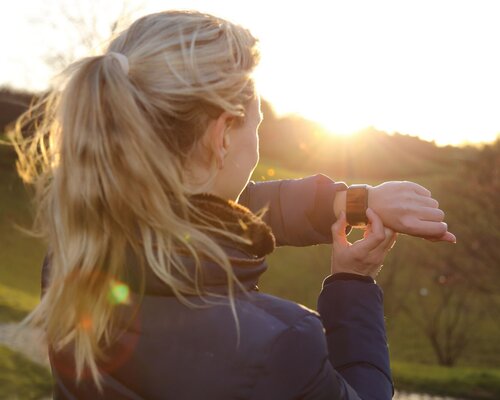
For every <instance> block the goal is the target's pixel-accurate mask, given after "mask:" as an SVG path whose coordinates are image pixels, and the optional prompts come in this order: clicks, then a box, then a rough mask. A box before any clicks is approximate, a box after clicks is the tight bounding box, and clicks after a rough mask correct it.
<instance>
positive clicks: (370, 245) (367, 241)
mask: <svg viewBox="0 0 500 400" xmlns="http://www.w3.org/2000/svg"><path fill="white" fill-rule="evenodd" d="M366 216H367V217H368V220H369V221H370V225H371V232H370V233H369V234H368V235H367V236H366V237H365V238H364V239H363V240H359V241H357V242H356V243H355V244H356V245H357V246H358V247H359V250H360V251H365V252H369V251H371V250H373V249H375V248H377V247H378V246H379V245H380V244H381V243H382V242H383V241H384V240H385V230H384V225H383V224H382V220H381V219H380V217H379V216H378V215H377V214H375V212H374V211H373V210H372V209H371V208H368V209H367V210H366Z"/></svg>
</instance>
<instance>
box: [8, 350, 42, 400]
mask: <svg viewBox="0 0 500 400" xmlns="http://www.w3.org/2000/svg"><path fill="white" fill-rule="evenodd" d="M51 392H52V378H51V376H50V372H49V370H48V369H46V368H44V367H42V366H40V365H38V364H35V363H33V362H31V361H30V360H28V359H27V358H26V357H24V356H23V355H21V354H19V353H16V352H15V351H12V350H10V349H8V348H6V347H4V346H0V398H2V399H22V400H30V399H33V400H38V399H41V398H44V397H49V396H50V395H51Z"/></svg>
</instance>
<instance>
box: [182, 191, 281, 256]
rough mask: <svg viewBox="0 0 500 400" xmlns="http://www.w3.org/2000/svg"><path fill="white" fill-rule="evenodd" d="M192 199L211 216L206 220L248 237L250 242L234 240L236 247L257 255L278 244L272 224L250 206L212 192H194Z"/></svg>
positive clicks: (265, 253) (266, 253) (269, 250)
mask: <svg viewBox="0 0 500 400" xmlns="http://www.w3.org/2000/svg"><path fill="white" fill-rule="evenodd" d="M190 201H191V203H192V204H193V205H194V206H195V207H197V208H198V209H200V210H201V211H202V212H203V213H204V214H206V215H207V216H208V217H209V219H205V220H204V222H205V223H207V224H209V225H211V226H213V227H216V228H219V229H223V230H228V231H230V232H231V233H234V234H236V235H238V236H241V237H243V238H244V239H247V243H241V242H235V241H233V242H232V243H233V245H234V247H237V248H239V249H241V250H244V251H245V252H247V253H249V254H250V255H252V256H254V257H258V258H261V257H264V256H266V255H268V254H270V253H272V251H273V250H274V248H275V245H276V244H275V239H274V235H273V233H272V231H271V228H270V227H269V226H268V225H267V224H266V223H265V222H264V221H262V219H261V218H260V217H258V216H257V215H255V214H253V213H252V212H251V211H250V210H249V209H248V208H246V207H244V206H242V205H240V204H238V203H235V202H234V201H232V200H224V199H222V198H220V197H217V196H215V195H213V194H209V193H203V194H196V195H193V196H191V197H190ZM212 217H213V218H212ZM219 239H221V238H219ZM223 241H224V242H226V240H223Z"/></svg>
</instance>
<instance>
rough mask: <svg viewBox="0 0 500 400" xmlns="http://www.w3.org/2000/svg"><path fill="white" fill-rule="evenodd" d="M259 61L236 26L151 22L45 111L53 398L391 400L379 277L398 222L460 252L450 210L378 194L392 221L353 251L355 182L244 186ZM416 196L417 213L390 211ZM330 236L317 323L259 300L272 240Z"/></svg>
mask: <svg viewBox="0 0 500 400" xmlns="http://www.w3.org/2000/svg"><path fill="white" fill-rule="evenodd" d="M257 62H258V51H257V48H256V40H255V38H254V37H253V36H252V35H251V34H250V33H249V32H248V31H247V30H245V29H243V28H241V27H239V26H236V25H234V24H231V23H229V22H227V21H224V20H222V19H219V18H216V17H213V16H210V15H206V14H202V13H197V12H164V13H158V14H152V15H148V16H145V17H143V18H141V19H139V20H138V21H136V22H135V23H134V24H132V25H131V26H130V27H129V28H128V29H127V30H126V31H124V32H122V33H121V34H120V35H119V36H118V37H117V38H116V39H114V40H113V41H112V42H111V44H110V46H109V49H108V50H107V52H106V53H105V54H104V55H102V56H97V57H90V58H86V59H83V60H81V61H80V62H77V63H76V64H74V65H72V66H71V67H70V68H69V69H68V71H66V75H65V79H63V80H61V87H60V88H58V89H56V90H54V92H53V94H52V95H51V96H50V97H49V98H48V99H47V100H45V102H44V104H43V105H42V106H39V108H38V109H39V110H41V111H40V113H41V117H42V118H41V122H40V123H39V125H38V126H37V129H36V132H35V133H34V136H33V139H31V140H29V141H27V142H24V143H22V144H21V145H18V147H17V149H18V152H19V155H20V159H19V164H18V168H19V171H20V173H21V176H22V177H23V178H24V179H25V180H26V181H35V182H36V184H37V186H36V187H37V192H36V193H37V200H38V208H37V218H36V227H37V228H38V230H39V233H40V235H41V236H42V237H43V238H45V239H46V240H47V243H48V245H49V247H50V249H51V250H50V256H49V257H48V258H47V259H46V263H45V266H44V282H45V284H44V285H45V287H44V292H45V293H44V296H43V298H42V301H41V303H40V305H39V306H38V307H37V308H36V309H35V310H34V311H33V313H32V314H31V315H30V316H29V317H28V321H29V322H31V323H32V324H35V325H39V326H42V327H43V328H44V330H45V332H46V337H47V341H48V344H49V348H50V356H51V365H52V371H53V375H54V382H55V386H54V395H55V398H58V399H74V398H77V399H98V398H103V399H236V398H241V399H243V398H248V399H274V400H276V399H298V398H301V399H302V398H303V399H323V398H324V399H355V398H363V399H371V398H378V399H379V398H390V397H391V395H392V383H391V375H390V369H389V358H388V352H387V345H386V337H385V328H384V321H383V308H382V294H381V291H380V288H379V287H378V286H377V285H376V284H375V281H374V278H375V276H376V274H377V273H378V271H379V269H380V266H381V264H382V261H383V259H384V256H385V255H386V254H387V252H388V251H389V249H390V248H391V247H392V245H393V243H394V240H395V233H394V231H393V230H391V229H389V228H384V225H383V224H384V223H386V225H388V226H391V227H393V228H394V227H395V228H401V229H398V230H399V231H403V232H405V230H406V233H413V234H416V235H419V236H425V237H429V238H434V239H441V240H451V239H450V238H451V236H450V234H449V233H448V232H447V230H446V226H445V224H444V223H443V222H442V218H443V215H442V211H440V210H439V209H438V208H437V204H436V202H435V200H433V199H432V198H431V197H430V193H428V192H427V191H426V190H425V189H424V188H421V187H419V186H418V185H415V184H410V183H399V184H398V183H394V184H385V186H384V185H381V186H379V187H375V188H371V189H370V197H369V200H370V202H371V203H368V205H370V204H373V205H378V207H379V209H380V211H381V212H380V214H381V216H384V215H385V217H384V218H385V219H381V218H380V217H379V216H378V215H377V214H376V212H374V211H373V210H371V208H368V209H367V211H366V217H367V218H368V220H369V221H368V222H369V225H368V228H367V229H366V232H365V237H364V239H362V240H360V241H358V242H356V243H354V244H353V245H350V244H349V243H348V242H347V239H346V237H345V230H346V224H347V223H346V217H345V212H344V209H345V189H346V188H347V187H346V185H345V184H343V183H333V182H332V181H330V180H329V179H328V178H326V177H324V176H321V175H319V176H315V177H311V178H306V179H304V180H297V181H279V182H272V183H269V184H250V185H247V184H248V180H249V177H250V175H251V173H252V170H253V169H254V167H255V166H256V164H257V161H258V136H257V129H258V125H259V123H260V121H261V118H262V117H261V114H260V105H259V97H258V95H257V93H256V92H255V87H254V84H253V80H252V71H253V69H254V67H255V66H256V64H257ZM19 132H20V130H19ZM398 185H399V186H398ZM395 186H397V187H398V190H395V189H394V187H395ZM245 187H246V189H245ZM243 190H244V192H243V194H242V191H243ZM405 191H406V192H407V193H408V192H411V195H409V196H406V198H407V200H405V201H408V202H411V203H412V205H413V207H414V208H413V209H412V211H411V212H408V211H404V210H409V207H407V204H405V201H402V202H401V201H399V203H397V204H398V205H397V206H394V204H396V203H395V202H394V201H393V200H391V199H392V198H397V196H395V195H394V194H395V193H402V192H405ZM419 192H420V193H419ZM297 193H301V194H302V195H301V197H300V198H298V197H297V196H296V195H297ZM240 195H241V197H242V201H243V203H244V204H246V205H247V206H248V207H249V208H250V209H252V210H254V211H258V210H259V209H261V208H262V206H265V205H267V206H268V210H267V213H264V217H263V218H264V220H265V221H267V222H269V224H270V226H268V225H267V224H266V223H265V222H264V221H263V220H262V219H261V218H260V217H259V216H257V215H255V214H253V213H252V212H251V211H250V210H249V209H248V208H246V207H244V206H242V205H241V204H238V203H237V200H238V198H239V197H240ZM339 199H340V200H339ZM332 204H333V205H334V207H332ZM415 205H417V206H418V207H416V206H415ZM415 207H416V208H415ZM417 209H418V211H416V210H417ZM394 210H396V211H397V212H396V213H393V212H392V211H394ZM376 211H377V210H376ZM334 212H335V215H334ZM394 214H396V217H395V216H394ZM336 217H337V218H336ZM408 217H411V218H413V219H412V221H413V222H410V223H408V220H410V219H411V218H408ZM334 221H335V223H334V224H333V225H332V222H334ZM405 221H406V222H405ZM325 222H326V226H327V229H325ZM424 222H425V224H424ZM431 222H432V224H430V223H431ZM391 224H392V225H391ZM398 224H399V225H398ZM422 224H424V225H425V226H423V225H422ZM431 225H432V226H431ZM271 229H272V230H271ZM273 233H274V235H275V236H274V235H273ZM327 241H333V248H334V251H333V256H332V275H331V276H329V277H328V278H327V279H326V280H325V281H324V284H323V290H322V292H321V294H320V296H319V299H318V311H319V313H320V315H321V320H320V317H319V315H318V314H317V313H315V312H313V311H311V310H308V309H306V308H304V307H301V306H299V305H297V304H295V303H292V302H289V301H285V300H282V299H278V298H275V297H273V296H269V295H265V294H262V293H260V292H259V291H258V288H257V282H258V279H259V276H260V275H261V274H262V273H263V272H264V271H265V269H266V268H267V266H266V264H265V256H266V255H267V254H269V253H270V252H271V251H272V250H273V248H274V245H275V242H277V243H278V244H292V245H307V244H312V243H319V242H327Z"/></svg>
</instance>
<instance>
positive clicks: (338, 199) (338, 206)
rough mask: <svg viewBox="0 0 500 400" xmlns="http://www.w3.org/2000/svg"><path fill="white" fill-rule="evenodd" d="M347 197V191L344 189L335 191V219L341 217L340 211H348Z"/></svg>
mask: <svg viewBox="0 0 500 400" xmlns="http://www.w3.org/2000/svg"><path fill="white" fill-rule="evenodd" d="M346 198H347V191H346V190H342V191H339V192H337V193H335V199H334V200H333V213H334V214H335V219H338V218H339V215H340V213H341V212H342V211H343V212H344V213H345V211H346Z"/></svg>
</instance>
